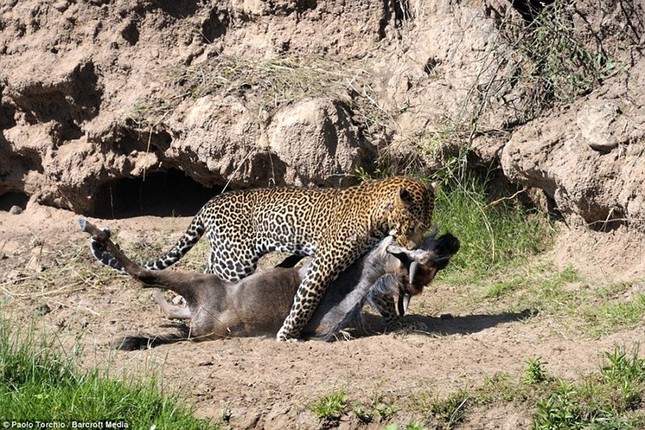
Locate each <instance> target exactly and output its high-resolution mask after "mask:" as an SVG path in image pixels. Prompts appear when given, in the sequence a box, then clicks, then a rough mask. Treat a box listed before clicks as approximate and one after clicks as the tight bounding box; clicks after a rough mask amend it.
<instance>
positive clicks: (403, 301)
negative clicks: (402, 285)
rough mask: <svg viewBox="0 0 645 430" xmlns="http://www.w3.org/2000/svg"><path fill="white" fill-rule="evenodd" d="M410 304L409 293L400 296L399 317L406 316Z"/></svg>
mask: <svg viewBox="0 0 645 430" xmlns="http://www.w3.org/2000/svg"><path fill="white" fill-rule="evenodd" d="M409 304H410V295H409V294H408V293H405V294H399V303H398V311H399V316H404V315H405V313H406V312H407V310H408V305H409Z"/></svg>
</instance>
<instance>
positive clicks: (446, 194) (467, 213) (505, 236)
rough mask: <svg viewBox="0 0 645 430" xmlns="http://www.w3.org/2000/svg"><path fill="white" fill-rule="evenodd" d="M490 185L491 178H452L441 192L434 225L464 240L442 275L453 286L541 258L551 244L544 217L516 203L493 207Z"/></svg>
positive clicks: (484, 278) (514, 201)
mask: <svg viewBox="0 0 645 430" xmlns="http://www.w3.org/2000/svg"><path fill="white" fill-rule="evenodd" d="M491 185H492V184H491V180H490V179H489V178H486V177H484V178H478V177H476V176H475V175H466V176H465V177H464V178H463V179H457V178H456V177H454V176H450V177H449V178H448V179H445V180H444V181H443V184H442V186H441V187H440V189H439V191H438V193H437V197H436V204H435V207H436V209H435V213H434V215H433V222H434V223H435V224H437V225H439V226H441V228H442V229H444V230H448V231H450V232H452V233H453V234H454V235H455V236H457V238H459V240H460V242H461V248H460V250H459V252H458V253H457V254H456V255H455V256H454V257H453V258H452V260H451V261H450V265H449V266H448V268H447V269H446V270H445V271H444V272H443V273H442V274H441V276H442V277H443V278H444V279H448V282H450V283H455V284H464V283H470V282H474V281H480V280H488V279H489V277H490V274H491V273H494V272H499V271H501V270H504V269H505V268H507V267H508V266H509V265H513V264H514V263H516V262H517V261H518V260H520V259H521V258H524V257H527V256H532V255H535V254H538V253H540V252H542V251H544V250H545V249H547V248H548V246H549V245H550V244H551V240H552V230H551V229H550V227H549V226H548V225H547V224H546V222H545V217H544V215H541V214H538V213H536V212H535V211H533V210H529V209H527V208H526V207H524V206H522V205H521V204H520V203H519V202H518V201H517V200H515V199H513V200H508V201H498V202H497V203H496V204H491V201H490V200H489V198H488V197H487V196H488V195H489V194H488V188H489V187H490V186H491ZM500 288H501V289H504V288H507V287H504V286H500Z"/></svg>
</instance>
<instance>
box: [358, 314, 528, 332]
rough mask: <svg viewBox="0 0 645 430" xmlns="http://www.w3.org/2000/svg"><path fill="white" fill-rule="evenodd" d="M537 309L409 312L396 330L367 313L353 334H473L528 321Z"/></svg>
mask: <svg viewBox="0 0 645 430" xmlns="http://www.w3.org/2000/svg"><path fill="white" fill-rule="evenodd" d="M536 313H537V312H536V311H535V310H532V309H525V310H523V311H520V312H503V313H500V314H474V315H464V316H453V315H451V314H444V315H441V316H427V315H413V314H412V315H406V316H404V317H403V318H402V319H401V321H400V324H399V327H397V328H394V329H392V330H390V329H388V328H386V327H385V325H384V324H383V319H382V318H380V317H378V316H376V315H372V314H364V316H363V326H362V328H361V329H360V330H358V331H357V332H356V333H354V334H353V335H354V336H355V337H369V336H375V335H379V334H382V333H384V332H386V333H387V332H402V333H405V332H413V333H417V334H424V335H427V336H432V337H436V336H450V335H455V334H464V335H465V334H472V333H478V332H480V331H484V330H486V329H489V328H492V327H496V326H498V325H500V324H505V323H509V322H514V321H524V320H527V319H529V318H531V317H533V316H535V315H536Z"/></svg>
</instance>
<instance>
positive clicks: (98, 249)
mask: <svg viewBox="0 0 645 430" xmlns="http://www.w3.org/2000/svg"><path fill="white" fill-rule="evenodd" d="M103 231H105V232H106V233H108V235H109V230H107V229H104V230H103ZM204 231H205V226H204V222H203V220H202V217H201V211H200V212H199V213H198V214H197V215H196V216H195V218H193V220H192V221H191V222H190V225H189V226H188V228H187V229H186V232H185V233H184V234H183V235H182V236H181V237H180V238H179V240H178V241H177V243H175V245H174V246H173V247H172V248H170V250H169V251H168V252H166V254H164V255H163V256H161V257H159V258H158V259H156V260H153V261H147V262H145V263H141V266H143V267H145V268H146V269H148V270H163V269H165V268H167V267H170V266H172V265H173V264H175V263H176V262H177V261H179V259H180V258H181V257H183V256H184V255H186V253H187V252H188V251H190V250H191V248H192V247H193V246H195V244H196V243H197V242H198V241H199V239H200V238H201V237H202V235H203V234H204ZM90 249H91V251H92V255H94V257H95V258H96V259H97V260H99V261H100V262H101V263H103V264H105V265H106V266H109V267H112V268H114V269H116V270H120V271H123V266H122V265H121V263H119V262H118V261H117V260H116V258H114V256H112V254H110V252H109V251H108V250H107V249H106V248H105V246H103V244H101V243H100V242H99V241H97V240H95V239H94V238H92V241H91V244H90Z"/></svg>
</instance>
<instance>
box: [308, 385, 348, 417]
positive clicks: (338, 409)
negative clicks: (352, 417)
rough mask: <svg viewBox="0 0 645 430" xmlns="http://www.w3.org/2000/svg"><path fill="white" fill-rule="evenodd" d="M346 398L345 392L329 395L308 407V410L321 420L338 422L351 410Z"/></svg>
mask: <svg viewBox="0 0 645 430" xmlns="http://www.w3.org/2000/svg"><path fill="white" fill-rule="evenodd" d="M346 396H347V393H345V390H340V391H338V392H336V393H332V394H327V395H325V396H322V397H321V398H320V399H318V400H316V401H315V402H313V403H310V404H309V405H307V409H309V410H310V411H311V412H313V413H314V415H316V417H317V418H318V419H320V420H323V421H328V422H336V421H338V420H340V417H342V416H343V414H344V413H345V412H347V409H348V408H349V405H348V403H347V398H346Z"/></svg>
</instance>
